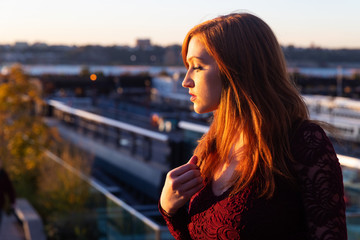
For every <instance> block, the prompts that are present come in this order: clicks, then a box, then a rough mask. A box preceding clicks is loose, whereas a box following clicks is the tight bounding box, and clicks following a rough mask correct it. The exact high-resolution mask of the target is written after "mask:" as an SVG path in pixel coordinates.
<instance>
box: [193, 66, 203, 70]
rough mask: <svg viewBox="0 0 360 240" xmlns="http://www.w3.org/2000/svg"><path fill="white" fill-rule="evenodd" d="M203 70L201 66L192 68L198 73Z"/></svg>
mask: <svg viewBox="0 0 360 240" xmlns="http://www.w3.org/2000/svg"><path fill="white" fill-rule="evenodd" d="M202 69H203V68H202V67H201V66H198V67H193V70H196V71H199V70H202Z"/></svg>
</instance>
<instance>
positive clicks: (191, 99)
mask: <svg viewBox="0 0 360 240" xmlns="http://www.w3.org/2000/svg"><path fill="white" fill-rule="evenodd" d="M190 96H191V97H190V101H192V102H193V101H195V99H196V95H194V94H191V93H190Z"/></svg>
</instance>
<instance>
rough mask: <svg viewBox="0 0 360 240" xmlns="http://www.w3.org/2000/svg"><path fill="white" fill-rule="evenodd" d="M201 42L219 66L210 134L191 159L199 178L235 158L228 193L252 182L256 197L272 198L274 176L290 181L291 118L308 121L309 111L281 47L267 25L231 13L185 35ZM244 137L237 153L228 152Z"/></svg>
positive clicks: (260, 21) (248, 16)
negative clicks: (219, 89)
mask: <svg viewBox="0 0 360 240" xmlns="http://www.w3.org/2000/svg"><path fill="white" fill-rule="evenodd" d="M195 35H196V37H197V38H199V39H200V40H201V41H202V43H203V44H204V45H205V48H206V50H207V51H208V53H209V54H210V55H211V56H212V57H213V58H214V59H215V61H216V62H217V64H218V66H219V70H220V77H221V80H222V84H223V89H222V93H221V100H220V104H219V107H218V109H217V110H216V112H215V113H214V119H213V122H212V124H211V126H210V129H209V131H208V132H207V133H206V134H204V136H203V137H202V138H201V139H200V141H199V144H198V146H197V147H196V149H195V153H194V154H195V155H197V156H198V157H199V159H200V164H199V166H200V169H201V171H202V174H203V175H204V176H205V177H206V178H207V179H211V176H214V174H215V171H216V170H217V169H218V168H219V167H220V166H222V165H223V164H225V163H227V162H229V161H230V159H232V158H234V157H236V158H238V159H241V160H240V161H239V165H238V166H237V168H236V170H235V173H234V175H233V177H232V183H231V184H233V185H234V188H233V191H232V194H235V193H237V192H239V191H240V190H242V189H244V188H245V187H247V186H249V185H250V184H252V185H253V186H254V187H255V189H256V193H257V196H258V197H261V196H265V197H271V196H272V194H273V192H274V189H275V180H274V176H275V174H279V175H282V176H284V177H288V178H289V179H292V175H291V173H290V171H289V170H288V168H287V161H288V160H287V159H292V156H291V152H290V139H289V134H290V132H291V129H292V128H293V125H294V121H295V120H300V121H302V120H306V119H308V118H309V117H308V111H307V108H306V105H305V103H304V101H303V100H302V98H301V96H300V94H299V92H298V91H297V89H296V88H295V85H294V84H293V82H292V81H291V80H290V78H289V75H288V74H287V71H286V64H285V59H284V56H283V53H282V50H281V48H280V45H279V43H278V41H277V39H276V37H275V35H274V34H273V32H272V30H271V29H270V27H269V26H268V25H267V24H266V23H265V22H264V21H262V20H261V19H260V18H258V17H256V16H254V15H251V14H247V13H244V14H230V15H226V16H220V17H217V18H215V19H212V20H209V21H206V22H204V23H201V24H199V25H197V26H195V27H194V28H192V29H191V30H190V31H189V33H188V34H187V36H186V37H185V40H184V43H183V48H182V57H183V60H184V64H185V66H186V67H187V68H188V67H189V66H188V64H187V62H186V55H187V51H188V45H189V42H190V40H191V38H192V37H193V36H195ZM240 138H242V140H243V141H244V145H243V147H242V148H241V149H242V150H241V152H239V151H238V152H233V151H232V148H233V146H234V144H235V143H236V142H238V141H239V140H240Z"/></svg>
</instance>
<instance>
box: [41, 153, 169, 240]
mask: <svg viewBox="0 0 360 240" xmlns="http://www.w3.org/2000/svg"><path fill="white" fill-rule="evenodd" d="M45 154H46V156H47V157H48V158H49V159H51V160H52V161H54V162H56V163H58V164H59V165H61V166H62V167H64V168H65V169H66V170H67V171H69V172H71V173H72V174H75V175H76V176H78V177H79V178H81V179H82V180H83V181H85V182H87V183H88V184H89V185H90V186H91V188H92V191H91V192H92V195H94V194H98V195H99V194H100V195H101V196H102V197H103V198H104V199H103V200H102V201H100V202H102V204H101V205H97V206H94V208H95V210H96V212H97V213H98V214H97V216H98V217H96V219H95V221H96V222H97V224H96V225H97V226H98V228H99V229H98V231H99V232H100V235H101V236H103V237H105V238H106V239H154V240H160V239H169V238H171V235H170V233H169V231H168V229H167V227H165V226H162V225H159V224H158V223H156V222H154V221H153V220H151V219H149V218H148V217H146V216H145V215H143V214H142V213H140V212H139V211H137V210H136V209H134V208H132V207H131V206H130V205H128V204H127V203H125V202H124V201H122V200H121V199H119V198H117V197H116V196H114V195H113V194H112V193H111V192H109V191H108V190H107V189H106V188H104V187H103V186H101V185H100V184H99V183H98V182H97V181H96V180H94V179H92V178H90V177H88V176H86V175H85V174H83V173H82V172H80V171H79V170H77V169H75V168H74V167H72V166H71V165H69V164H68V163H66V162H64V161H63V160H62V159H60V158H59V157H58V156H56V155H55V154H53V153H52V152H50V151H46V152H45ZM97 197H99V196H97ZM94 198H95V197H94ZM86 217H87V216H84V218H86Z"/></svg>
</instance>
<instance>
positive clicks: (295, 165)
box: [159, 13, 347, 240]
mask: <svg viewBox="0 0 360 240" xmlns="http://www.w3.org/2000/svg"><path fill="white" fill-rule="evenodd" d="M182 56H183V60H184V64H185V66H186V68H187V69H188V71H187V74H186V76H185V79H184V80H183V87H185V88H188V89H189V94H190V100H191V101H192V102H193V104H194V110H195V111H196V112H197V113H207V112H213V113H214V117H213V120H212V123H211V126H210V128H209V131H208V132H207V133H205V134H204V136H203V137H202V138H201V139H200V140H199V143H198V146H197V147H196V149H195V151H194V156H193V157H192V158H191V159H190V160H189V162H188V163H186V164H184V165H182V166H179V167H178V168H176V169H173V170H171V171H170V172H169V173H168V174H167V177H166V180H165V184H164V187H163V191H162V194H161V197H160V201H159V209H160V212H161V213H162V215H163V216H164V219H165V220H166V222H167V225H168V227H169V230H170V232H171V233H172V235H173V236H174V237H175V238H176V239H252V240H254V239H278V240H279V239H291V240H294V239H346V238H347V232H346V220H345V203H344V189H343V182H342V173H341V168H340V164H339V161H338V159H337V156H336V153H335V151H334V148H333V146H332V144H331V142H330V141H329V139H328V138H327V136H326V134H325V132H324V131H323V129H322V128H321V127H320V126H319V125H318V124H316V123H314V122H312V121H310V120H309V114H308V111H307V108H306V105H305V104H304V101H303V100H302V98H301V95H300V94H299V92H298V91H297V89H296V87H295V86H294V84H293V82H292V81H291V80H290V78H289V76H288V74H287V71H286V63H285V59H284V56H283V53H282V50H281V48H280V45H279V43H278V41H277V39H276V37H275V35H274V34H273V32H272V30H271V29H270V28H269V26H268V25H267V24H266V23H265V22H264V21H262V20H261V19H260V18H258V17H256V16H254V15H252V14H248V13H234V14H229V15H225V16H220V17H217V18H215V19H212V20H209V21H206V22H204V23H201V24H199V25H197V26H195V27H194V28H192V29H191V30H190V31H189V33H188V34H187V35H186V37H185V40H184V42H183V48H182ZM188 202H189V205H187V203H188ZM187 206H188V207H187Z"/></svg>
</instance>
